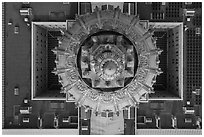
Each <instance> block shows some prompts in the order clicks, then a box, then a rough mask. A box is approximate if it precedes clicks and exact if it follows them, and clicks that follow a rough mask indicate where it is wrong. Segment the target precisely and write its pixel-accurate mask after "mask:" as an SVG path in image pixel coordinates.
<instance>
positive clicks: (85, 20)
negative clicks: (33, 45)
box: [53, 8, 162, 113]
mask: <svg viewBox="0 0 204 137" xmlns="http://www.w3.org/2000/svg"><path fill="white" fill-rule="evenodd" d="M61 32H62V34H63V36H62V37H60V38H59V46H58V47H56V48H55V49H53V52H54V53H55V54H56V57H57V63H56V69H55V70H54V71H53V73H55V74H56V75H58V76H59V82H60V83H61V84H62V87H63V88H62V90H63V91H64V93H70V94H72V95H73V96H74V98H75V101H76V104H78V105H79V106H80V105H83V106H85V107H89V108H90V109H93V111H95V112H99V113H100V112H101V111H106V110H109V111H113V112H119V111H121V110H123V109H125V108H126V107H128V106H134V105H136V104H138V103H139V102H140V101H141V98H144V97H145V95H148V94H149V93H153V88H152V85H153V84H154V82H155V79H156V76H157V75H159V74H160V73H162V72H161V70H160V69H159V66H158V65H159V64H158V55H159V54H160V53H161V50H160V49H158V48H157V47H156V44H155V41H154V39H153V38H152V34H153V31H152V29H149V30H145V29H144V28H143V27H142V26H141V25H140V20H139V18H138V17H137V16H133V15H127V14H125V13H122V12H121V11H120V9H119V8H116V9H115V10H104V11H99V10H98V9H96V11H95V12H93V13H90V14H85V15H82V16H77V17H76V22H75V23H74V24H73V25H72V27H71V28H69V29H68V30H61ZM104 32H106V33H104ZM109 32H110V33H109ZM99 33H100V35H99ZM128 41H130V42H129V43H128ZM106 45H109V46H106ZM111 48H113V49H114V50H113V49H112V50H111ZM104 54H107V55H104ZM100 66H101V67H100ZM116 73H117V75H116ZM103 75H105V76H103ZM106 76H107V77H106ZM108 78H110V80H108ZM97 85H98V86H97ZM103 85H104V86H105V88H102V87H103ZM106 91H108V92H106Z"/></svg>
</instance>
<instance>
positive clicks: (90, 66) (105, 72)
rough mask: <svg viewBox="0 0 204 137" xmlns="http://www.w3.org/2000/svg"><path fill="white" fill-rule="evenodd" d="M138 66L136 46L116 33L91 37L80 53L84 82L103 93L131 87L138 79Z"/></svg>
mask: <svg viewBox="0 0 204 137" xmlns="http://www.w3.org/2000/svg"><path fill="white" fill-rule="evenodd" d="M128 51H130V52H128ZM130 64H133V65H132V66H131V65H130ZM137 66H138V56H137V51H136V49H135V47H134V44H133V43H132V42H131V41H130V40H129V39H128V38H127V37H126V36H125V35H123V34H120V33H118V32H115V31H99V32H97V33H94V34H92V35H89V36H88V37H87V38H86V39H85V40H84V41H82V42H81V46H80V49H79V51H78V54H77V68H78V71H79V74H80V77H81V79H82V80H83V81H84V82H85V83H86V84H87V85H88V86H89V87H91V88H94V89H96V90H98V91H101V92H113V91H117V90H119V89H121V88H123V87H125V86H127V85H128V84H129V83H130V82H131V81H132V79H133V78H134V76H135V73H136V71H137Z"/></svg>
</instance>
